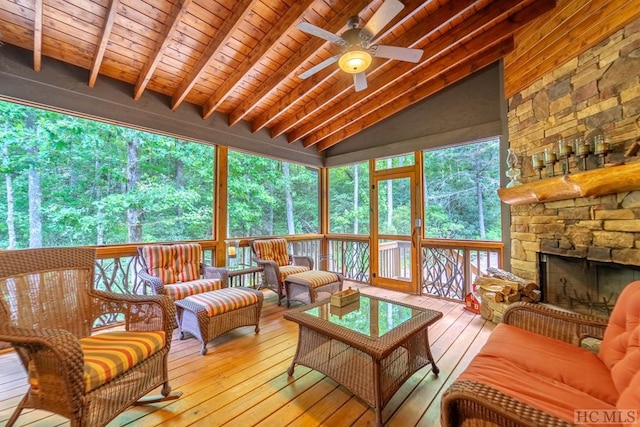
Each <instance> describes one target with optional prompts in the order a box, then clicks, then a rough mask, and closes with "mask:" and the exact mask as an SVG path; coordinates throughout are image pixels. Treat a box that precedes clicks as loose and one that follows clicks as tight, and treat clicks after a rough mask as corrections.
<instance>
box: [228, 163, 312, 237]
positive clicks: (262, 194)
mask: <svg viewBox="0 0 640 427" xmlns="http://www.w3.org/2000/svg"><path fill="white" fill-rule="evenodd" d="M289 170H290V174H289V178H285V173H284V172H283V162H282V161H280V160H275V159H270V158H266V157H260V156H254V155H251V154H245V153H240V152H238V151H229V179H228V186H229V187H228V193H229V194H228V215H229V220H228V225H229V226H228V235H229V236H230V237H247V236H271V235H287V234H289V230H288V227H287V216H288V215H291V216H293V223H294V232H295V234H304V233H317V232H318V231H319V226H318V224H319V222H318V221H319V220H318V214H319V206H318V185H319V183H318V170H317V169H314V168H310V167H306V166H302V165H299V164H295V163H290V164H289ZM286 179H288V180H289V182H285V181H286ZM287 190H290V191H291V198H292V201H293V205H292V211H287V208H286V194H285V191H287Z"/></svg>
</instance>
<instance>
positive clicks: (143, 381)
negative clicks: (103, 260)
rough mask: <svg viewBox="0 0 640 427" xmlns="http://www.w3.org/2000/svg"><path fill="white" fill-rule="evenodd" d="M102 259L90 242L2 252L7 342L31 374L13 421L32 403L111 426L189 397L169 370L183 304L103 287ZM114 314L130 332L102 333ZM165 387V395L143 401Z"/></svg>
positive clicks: (83, 422)
mask: <svg viewBox="0 0 640 427" xmlns="http://www.w3.org/2000/svg"><path fill="white" fill-rule="evenodd" d="M95 258H96V252H95V250H93V249H88V248H46V249H25V250H17V251H0V341H5V342H9V343H11V344H12V346H13V348H14V349H15V351H16V353H17V355H18V356H19V358H20V361H21V362H22V364H23V365H24V368H25V370H26V372H27V373H28V378H29V387H28V389H27V392H26V394H25V396H24V398H23V399H22V401H21V402H20V403H19V404H18V406H17V408H16V410H15V411H14V413H13V415H12V416H11V418H10V419H9V421H8V422H7V425H8V426H11V425H12V424H13V423H15V421H16V420H17V418H18V417H19V416H20V413H21V412H22V411H23V410H24V409H28V408H33V409H41V410H46V411H50V412H54V413H56V414H60V415H62V416H64V417H67V418H69V419H70V420H71V425H72V426H102V425H105V424H107V423H108V422H109V421H110V420H112V419H113V418H115V417H116V416H117V415H118V414H119V413H120V412H122V411H123V410H125V409H126V408H127V407H129V406H130V405H132V404H133V403H136V402H138V403H151V402H158V401H160V400H167V399H174V398H177V397H178V396H179V394H176V393H174V394H171V388H170V387H169V377H168V369H167V357H168V354H169V348H170V345H171V335H172V332H173V330H174V328H175V327H176V324H175V306H174V304H173V302H172V301H171V299H170V298H168V297H166V296H160V295H149V296H143V295H123V294H114V293H110V292H104V291H99V290H96V289H94V288H93V282H94V268H95ZM104 315H107V316H111V317H116V316H118V319H119V320H122V321H123V324H124V330H117V331H107V332H104V331H102V332H101V333H99V334H93V324H94V322H95V321H96V319H98V318H99V317H100V316H104ZM158 386H162V396H158V397H150V396H148V397H146V398H145V399H146V400H142V399H141V398H142V397H143V396H144V395H145V394H147V393H149V392H150V391H152V390H153V389H155V388H157V387H158Z"/></svg>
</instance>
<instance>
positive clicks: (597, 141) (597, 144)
mask: <svg viewBox="0 0 640 427" xmlns="http://www.w3.org/2000/svg"><path fill="white" fill-rule="evenodd" d="M610 151H611V146H610V145H609V143H608V142H606V141H605V140H604V136H603V135H595V136H594V137H593V154H595V155H596V156H598V167H603V166H604V165H605V163H606V157H607V154H609V152H610Z"/></svg>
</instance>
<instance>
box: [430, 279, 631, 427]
mask: <svg viewBox="0 0 640 427" xmlns="http://www.w3.org/2000/svg"><path fill="white" fill-rule="evenodd" d="M586 337H595V338H599V339H602V345H601V347H600V351H599V353H598V354H595V353H593V352H591V351H589V350H586V349H584V348H582V347H580V346H579V345H577V344H579V343H580V342H581V341H582V340H583V339H584V338H586ZM441 409H442V411H441V417H442V424H443V425H444V426H462V425H464V426H568V425H574V424H576V423H580V424H585V422H586V424H588V425H603V424H607V422H608V423H609V424H610V423H611V421H613V420H617V421H620V422H619V423H617V424H616V425H628V426H630V425H637V424H638V423H639V422H640V419H639V418H638V416H640V281H636V282H633V283H631V284H629V285H628V286H627V287H626V288H625V289H624V291H623V292H622V293H621V294H620V296H619V298H618V300H617V303H616V306H615V308H614V310H613V312H612V314H611V317H610V319H609V321H608V322H607V321H606V320H603V319H602V318H598V317H592V316H586V315H580V314H575V313H568V312H563V311H560V310H556V309H553V308H550V307H546V306H543V305H537V304H530V303H516V304H513V305H512V306H511V307H509V309H507V311H506V312H505V314H504V323H502V324H499V325H498V326H496V328H495V329H494V330H493V332H492V334H491V336H490V337H489V339H488V341H487V343H486V344H485V346H484V347H483V348H482V349H481V350H480V352H479V353H478V354H477V355H476V357H475V358H474V359H473V360H472V362H471V363H470V364H469V366H468V367H467V369H466V370H465V371H464V372H463V373H462V374H461V375H460V377H459V378H458V379H457V380H456V381H455V382H454V383H453V384H452V385H451V387H450V388H449V389H448V390H447V391H446V392H445V393H444V394H443V396H442V405H441ZM614 417H615V418H614Z"/></svg>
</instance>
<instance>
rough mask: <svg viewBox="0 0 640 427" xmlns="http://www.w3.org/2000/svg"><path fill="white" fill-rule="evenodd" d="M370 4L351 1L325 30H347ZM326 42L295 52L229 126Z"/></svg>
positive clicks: (231, 117) (232, 116)
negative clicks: (351, 20) (346, 25)
mask: <svg viewBox="0 0 640 427" xmlns="http://www.w3.org/2000/svg"><path fill="white" fill-rule="evenodd" d="M368 3H369V2H368V1H367V0H358V1H351V2H349V3H348V5H347V7H345V8H344V9H342V10H341V12H340V14H338V15H336V16H334V17H333V18H332V19H331V21H329V22H328V23H327V25H324V26H323V28H324V29H326V30H327V31H330V32H332V33H337V32H338V31H340V30H341V29H342V28H345V23H346V21H347V19H348V18H349V17H350V16H353V15H357V14H358V12H360V10H362V9H363V8H364V7H365V6H366V5H367V4H368ZM325 43H326V42H325V41H324V40H322V39H319V38H317V37H311V38H310V39H309V41H308V42H307V43H306V44H305V45H304V46H303V47H302V49H300V50H298V51H297V52H295V53H294V54H293V55H292V56H291V58H289V61H288V63H287V65H286V66H285V67H282V69H280V70H279V71H278V72H277V73H274V74H273V75H271V76H270V77H269V78H268V79H267V81H266V82H265V83H264V84H263V85H261V86H260V90H259V91H257V92H256V93H254V94H253V95H252V96H251V97H249V98H247V99H245V100H244V101H243V102H242V104H240V105H239V106H238V107H237V108H236V109H235V110H234V111H232V112H231V114H230V115H229V125H230V126H233V125H235V124H236V123H238V122H239V121H240V120H242V118H243V117H244V116H245V115H246V114H247V113H248V112H249V111H251V110H252V109H253V108H255V106H256V105H257V104H258V103H260V102H261V101H262V100H263V99H264V98H265V97H267V96H268V95H269V94H270V93H271V92H272V91H273V90H274V89H275V88H276V87H277V86H278V85H279V84H280V82H281V81H282V80H284V79H288V78H293V77H294V76H293V74H294V73H295V72H296V71H297V70H298V68H299V67H300V66H301V65H302V64H304V62H305V61H306V60H307V58H308V57H309V56H311V55H313V53H314V52H315V51H316V50H318V49H320V47H322V45H323V44H325Z"/></svg>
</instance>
